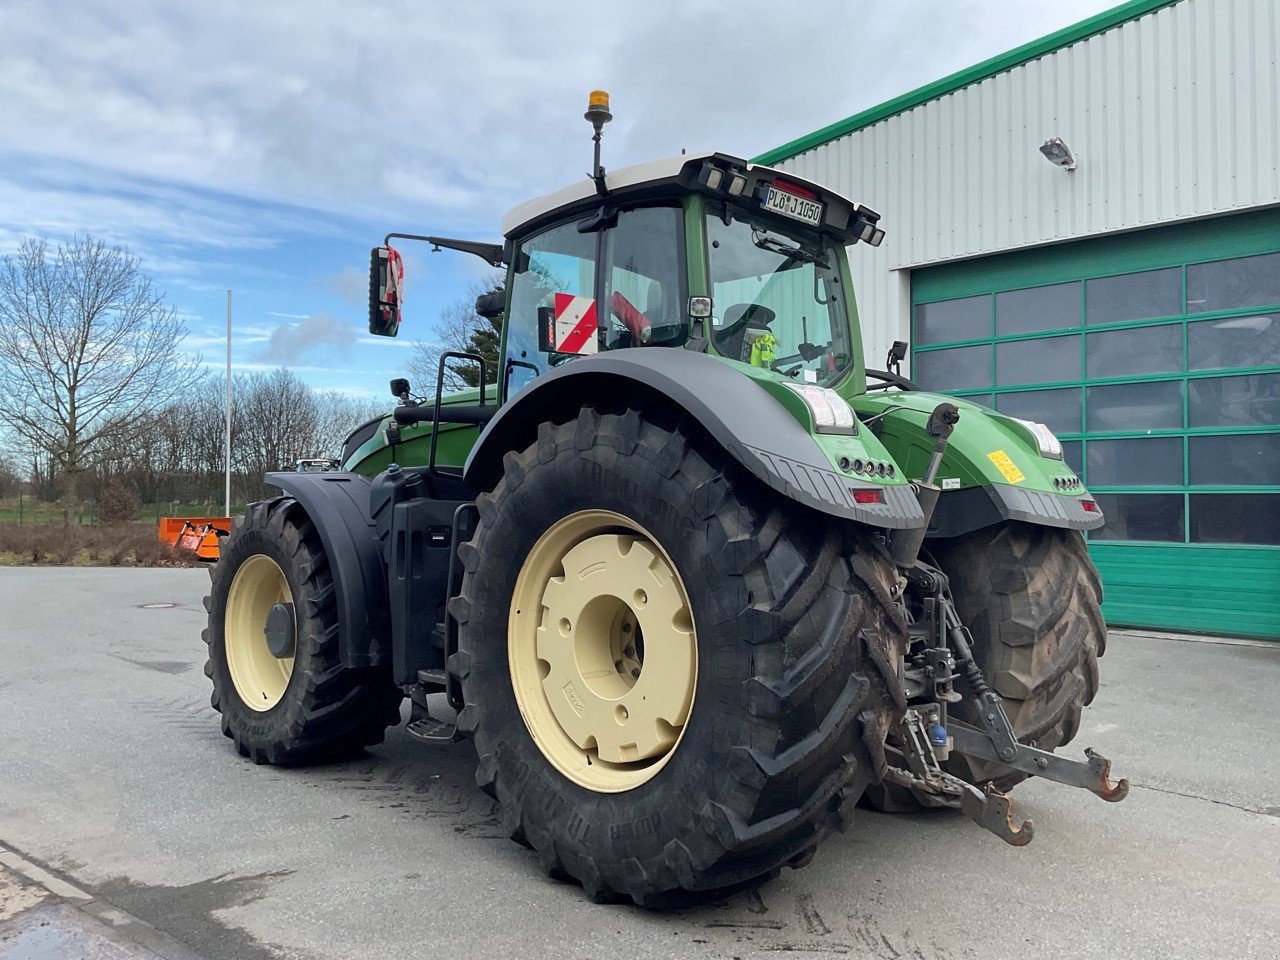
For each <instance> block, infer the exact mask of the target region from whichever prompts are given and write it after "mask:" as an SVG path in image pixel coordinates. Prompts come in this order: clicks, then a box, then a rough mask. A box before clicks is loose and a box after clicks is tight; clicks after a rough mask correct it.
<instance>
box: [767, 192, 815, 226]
mask: <svg viewBox="0 0 1280 960" xmlns="http://www.w3.org/2000/svg"><path fill="white" fill-rule="evenodd" d="M760 206H762V207H764V208H765V209H766V210H771V211H772V212H774V213H780V214H782V215H783V216H784V217H790V218H791V219H792V220H799V221H801V222H803V223H810V224H813V226H815V227H816V226H818V224H820V223H822V204H820V203H819V202H818V201H817V200H810V199H809V198H808V197H802V196H800V195H799V194H795V193H791V192H790V191H788V190H779V189H778V188H777V187H770V188H769V192H768V193H766V194H765V196H764V202H763V203H761V204H760Z"/></svg>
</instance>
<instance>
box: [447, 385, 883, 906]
mask: <svg viewBox="0 0 1280 960" xmlns="http://www.w3.org/2000/svg"><path fill="white" fill-rule="evenodd" d="M504 466H505V475H504V478H503V480H502V481H501V482H500V483H499V485H498V487H497V488H496V489H495V490H494V492H493V493H492V494H491V495H482V496H481V497H480V498H479V500H478V501H477V503H478V506H479V508H480V517H481V519H480V523H479V525H478V527H477V530H476V534H475V536H474V538H473V539H472V540H471V541H470V543H469V544H466V545H464V547H463V548H462V549H461V550H460V557H461V559H462V562H463V565H464V570H465V574H464V579H463V585H462V591H461V595H460V597H458V598H457V599H456V600H455V601H454V603H453V605H452V607H451V610H452V612H453V613H454V615H455V616H456V618H457V619H458V621H459V624H460V631H459V644H458V652H457V653H456V654H455V655H454V656H453V657H452V658H451V661H450V669H451V670H452V672H453V673H454V674H455V675H456V676H457V677H458V678H459V679H460V681H461V685H462V692H463V696H464V699H465V702H466V706H465V708H464V709H463V711H462V713H461V715H460V717H459V725H460V728H461V729H463V730H464V731H466V732H469V733H470V734H471V736H472V737H473V739H474V742H475V746H476V751H477V753H478V755H479V764H478V767H477V772H476V779H477V781H478V783H479V784H480V786H481V787H482V788H484V789H485V790H486V791H488V792H489V793H490V794H491V795H492V796H494V797H496V798H497V800H498V801H499V804H500V810H501V819H502V823H503V825H504V827H505V828H506V830H507V831H508V832H509V834H510V835H511V837H512V838H513V839H515V840H517V841H519V842H521V843H524V844H525V845H527V846H530V847H532V848H533V849H534V850H535V851H536V852H537V853H538V856H539V858H540V861H541V863H542V866H543V867H544V869H546V870H547V872H548V873H550V874H551V875H553V876H557V877H561V878H565V879H572V880H576V881H578V882H580V883H581V884H582V885H583V886H584V887H585V888H586V889H587V891H588V892H589V893H590V894H591V895H592V896H593V897H594V898H596V899H598V900H607V899H612V898H614V897H616V896H619V895H621V896H626V897H630V898H632V899H633V900H635V901H636V902H638V903H641V904H656V903H660V902H664V901H666V900H667V899H668V898H669V895H671V894H673V893H675V892H677V891H693V890H699V891H702V890H715V889H720V888H724V887H729V886H734V885H737V884H740V883H743V882H746V881H750V880H753V879H755V878H757V877H760V876H766V875H769V874H771V873H773V872H775V871H776V870H778V869H779V868H780V867H782V866H784V865H788V864H790V865H793V866H800V865H802V864H803V863H805V862H807V861H808V859H809V858H810V857H811V855H812V853H813V851H814V849H815V848H816V846H817V844H818V842H819V841H820V840H821V839H822V838H823V836H824V835H825V834H826V833H827V831H828V830H829V829H830V827H831V826H832V825H834V824H837V822H838V821H840V819H841V817H842V816H843V814H844V813H845V812H846V810H847V808H848V807H849V806H850V805H852V803H854V802H856V801H857V799H858V797H859V796H861V794H862V793H863V791H864V789H865V787H866V785H867V784H868V783H869V782H871V781H872V780H874V779H876V778H877V777H878V774H879V771H881V770H883V764H884V754H883V743H884V737H885V734H886V731H887V730H888V728H889V726H890V723H891V722H892V721H893V720H894V719H896V717H897V716H898V715H899V712H900V710H901V708H902V704H901V702H900V700H895V697H894V695H893V694H892V693H891V692H890V691H891V690H892V691H897V690H898V689H899V687H898V678H897V676H896V673H895V669H896V664H897V663H898V661H899V658H900V657H901V654H902V650H903V645H904V643H905V631H904V625H903V623H902V622H901V620H900V619H899V617H898V615H897V612H896V607H895V605H894V603H893V601H892V599H891V597H890V594H889V590H890V588H891V585H892V583H893V571H892V567H891V565H890V564H889V563H888V561H887V560H885V559H883V558H882V556H881V555H880V554H879V553H878V552H877V551H876V549H875V548H874V546H873V545H872V543H871V540H870V537H869V536H868V535H867V534H866V533H864V532H860V531H859V530H857V529H856V528H855V527H854V526H853V525H852V524H840V523H839V522H836V521H832V520H831V519H830V518H826V517H819V516H818V515H816V514H813V513H809V512H807V511H805V510H803V509H802V508H799V507H797V506H795V505H794V504H791V503H789V502H787V501H780V500H779V498H778V497H777V496H776V495H772V494H768V493H766V492H765V491H764V490H763V489H761V488H760V487H759V485H758V484H757V482H756V481H755V480H754V478H751V477H749V476H746V475H744V474H742V473H741V472H740V471H738V470H737V469H736V467H735V466H734V465H733V464H730V463H726V462H725V461H724V459H723V457H722V456H721V455H720V454H719V452H718V450H716V449H715V448H713V447H710V446H708V445H705V444H703V443H701V442H700V441H699V440H698V439H697V438H696V435H693V434H691V433H689V432H687V431H685V430H682V429H680V428H672V427H668V426H664V425H659V424H658V423H655V422H653V421H652V420H650V419H648V418H646V417H645V416H643V415H641V414H640V413H638V412H636V411H628V412H626V413H624V414H608V415H603V416H602V415H599V414H597V413H596V412H595V411H593V410H590V409H587V410H584V411H583V412H582V413H581V415H580V416H579V418H578V419H577V420H576V421H575V422H571V423H568V424H564V425H560V426H555V425H551V424H543V425H542V426H541V427H540V429H539V432H538V439H537V442H536V443H535V444H534V445H532V446H530V447H529V448H528V449H526V450H524V451H523V452H521V453H519V454H510V455H508V457H507V459H506V461H505V464H504ZM566 530H567V531H569V532H568V533H567V534H566V533H565V531H566ZM548 544H556V546H554V547H553V548H551V549H550V552H549V553H548V547H547V545H548ZM637 555H639V556H640V557H641V558H642V559H643V563H642V564H640V566H639V567H637V568H636V569H641V570H642V571H647V572H643V573H642V574H640V576H643V577H647V578H650V579H648V580H645V583H649V582H654V583H656V582H659V581H660V582H662V583H666V582H667V581H668V580H669V579H670V580H672V581H674V583H675V585H676V586H675V587H674V588H672V589H670V590H668V591H667V592H666V593H665V594H664V595H663V596H662V597H659V596H656V595H651V594H648V588H647V587H646V588H645V591H646V594H647V595H646V597H645V598H644V599H643V600H640V599H637V597H636V590H633V589H632V586H633V584H632V583H631V582H630V581H626V582H625V583H624V582H623V581H625V580H626V576H627V574H626V572H625V570H624V569H623V568H624V566H625V563H624V561H625V558H627V557H631V558H632V559H634V558H635V557H636V556H637ZM548 558H550V559H548ZM620 558H621V559H620ZM668 574H670V575H671V576H670V577H669V576H668ZM530 577H533V583H534V586H533V587H530V586H529V582H530V580H529V578H530ZM593 577H599V578H600V579H599V584H600V586H599V587H589V586H587V585H589V584H590V583H591V582H592V580H593ZM566 584H567V585H568V586H566ZM570 588H572V591H571V590H570ZM638 589H639V588H638V587H637V590H638ZM583 591H585V592H583ZM570 593H572V594H573V595H572V596H570V595H569V594H570ZM513 597H514V598H515V600H514V601H513V600H512V598H513ZM657 605H664V606H663V609H664V610H665V611H666V612H665V613H664V614H663V616H662V618H661V619H660V620H659V621H646V620H645V619H644V617H645V614H646V612H647V611H648V610H649V609H650V608H652V607H654V606H657ZM530 606H533V607H536V608H537V609H536V612H532V611H531V610H530V609H528V608H529V607H530ZM668 608H669V609H668ZM575 611H576V613H575ZM531 614H532V615H531ZM578 616H581V618H582V619H581V620H575V618H576V617H578ZM628 617H634V618H635V621H630V620H628ZM630 622H636V623H637V624H638V627H639V631H640V632H641V633H642V634H643V636H644V638H645V643H644V649H643V651H642V650H640V649H639V648H638V647H637V648H636V649H634V650H631V652H628V649H629V648H628V647H626V646H623V647H620V648H619V650H618V651H615V650H614V649H613V647H614V646H617V644H616V643H615V642H614V641H618V642H620V643H624V644H625V638H627V637H631V636H634V635H635V633H634V629H635V628H633V630H632V631H627V630H624V629H623V628H624V627H625V626H626V625H627V624H628V623H630ZM583 624H586V626H582V625H583ZM671 625H674V626H671ZM540 629H541V630H542V631H544V632H543V634H542V636H543V642H542V644H541V645H539V643H538V641H537V639H536V638H537V635H538V631H539V630H540ZM654 630H659V631H662V636H661V637H658V636H655V635H654V633H653V631H654ZM530 637H533V638H534V639H532V640H531V639H530ZM619 638H624V639H622V640H619ZM681 638H684V639H681ZM655 643H659V644H661V645H663V646H664V647H665V649H666V654H665V655H663V657H662V658H660V659H657V660H655V659H653V658H654V657H655V656H658V654H657V649H656V648H655V646H654V644H655ZM682 644H684V646H682ZM570 645H571V646H572V648H573V649H574V650H576V651H577V653H576V655H575V656H576V659H574V658H569V659H565V658H563V657H561V655H560V654H559V653H558V652H557V650H558V649H559V648H560V647H568V646H570ZM531 648H532V649H533V650H534V651H535V652H534V654H532V655H531V654H530V653H529V650H530V649H531ZM685 650H687V655H686V653H684V652H683V651H685ZM531 656H532V659H530V657H531ZM686 656H687V657H688V661H687V662H686V659H685V658H686ZM633 659H637V660H638V662H637V663H634V664H633V663H632V660H633ZM575 663H576V664H577V666H576V667H574V664H575ZM531 664H533V665H536V666H538V672H537V673H533V674H531V673H530V668H531ZM618 664H621V666H618ZM658 664H662V666H661V667H658V666H657V665H658ZM571 668H572V669H576V670H577V671H578V672H577V673H576V674H575V673H570V672H568V671H570V669H571ZM650 669H661V670H662V678H663V679H664V684H662V685H660V686H657V687H655V686H652V685H651V686H650V687H648V689H649V690H650V692H651V693H654V692H659V693H661V695H662V696H664V697H665V702H663V703H662V704H660V705H659V706H657V707H652V708H650V707H649V706H646V705H644V704H638V703H633V702H632V701H633V700H635V698H636V696H637V694H639V693H641V692H642V690H643V689H645V688H644V687H643V686H642V685H643V684H645V683H646V682H647V681H648V679H649V677H648V674H647V673H646V671H647V670H650ZM632 671H635V672H636V674H638V677H636V676H633V677H632V679H634V680H635V683H634V685H630V684H628V683H627V681H626V679H625V677H626V676H628V675H631V674H632ZM531 677H532V680H531V679H530V678H531ZM597 682H599V683H601V684H603V685H601V686H599V688H598V689H594V688H593V685H594V684H596V683H597ZM686 684H687V686H685V685H686ZM686 694H687V696H686ZM899 696H900V695H899ZM593 697H594V698H595V699H596V700H599V701H600V702H594V701H593V700H592V699H591V698H593ZM628 697H630V698H631V699H628ZM637 707H638V708H639V713H638V714H637ZM624 709H625V710H626V713H625V714H624V712H623V711H624ZM646 711H647V712H646ZM558 715H559V717H560V719H559V720H557V716H558ZM636 716H640V717H641V718H642V719H643V721H644V727H643V729H641V730H640V732H639V734H638V735H635V736H631V735H629V736H628V737H626V738H623V739H622V740H619V739H618V738H617V737H616V736H613V734H616V729H609V728H607V726H606V724H607V723H610V722H614V721H613V719H612V718H615V717H616V722H617V724H619V725H624V726H625V725H630V724H631V723H632V718H633V717H636ZM583 718H591V719H590V722H587V721H585V720H584V719H583ZM592 724H594V726H592ZM653 727H656V728H657V729H656V731H655V730H654V729H653Z"/></svg>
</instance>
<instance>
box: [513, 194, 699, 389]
mask: <svg viewBox="0 0 1280 960" xmlns="http://www.w3.org/2000/svg"><path fill="white" fill-rule="evenodd" d="M577 223H578V221H577V220H574V221H570V222H568V223H563V224H560V225H558V226H555V227H551V228H550V229H548V230H546V231H544V232H543V233H540V234H538V235H537V236H535V237H532V238H530V239H529V240H526V241H524V242H523V243H521V244H520V246H519V252H518V255H517V257H516V262H515V273H514V276H513V277H512V286H511V306H510V310H509V312H508V316H507V342H506V352H505V353H506V355H505V361H504V366H505V369H504V377H505V389H506V395H507V396H512V395H514V394H515V393H516V392H517V391H518V390H519V389H520V388H521V387H523V386H525V385H526V384H527V383H529V382H530V381H531V380H533V379H534V378H535V377H537V376H538V375H539V374H541V373H544V372H545V371H547V370H548V369H550V368H552V367H555V366H558V365H560V364H561V363H565V362H567V361H569V360H573V359H575V357H577V356H579V355H582V354H583V353H589V352H595V351H597V350H618V349H622V348H625V347H645V346H678V345H679V344H682V343H683V342H684V340H685V339H686V336H687V329H686V327H687V325H686V323H685V320H684V302H685V299H686V297H685V293H684V287H683V270H682V269H681V264H682V263H683V246H682V234H683V216H682V213H681V211H680V209H679V208H676V207H643V208H639V209H635V210H626V211H623V212H621V213H620V214H619V215H618V220H617V223H616V225H615V226H613V227H611V228H610V229H608V230H606V231H604V232H603V233H602V232H598V231H597V232H592V233H580V232H579V231H578V228H577ZM598 258H599V259H600V260H601V262H603V264H604V268H603V270H601V271H599V275H598V274H597V269H596V264H597V260H598ZM557 294H568V295H569V296H573V297H585V298H590V299H591V300H592V301H593V302H594V305H595V315H596V323H597V325H598V327H597V332H596V339H595V341H594V343H593V344H587V343H582V342H576V343H575V346H574V350H573V351H572V352H560V351H557V350H555V349H549V346H551V344H549V338H548V336H547V335H546V331H545V330H543V331H542V332H541V333H542V335H541V336H540V330H539V326H540V324H541V325H542V326H544V327H545V326H546V325H547V322H548V318H549V317H550V316H551V315H552V314H551V311H553V310H554V309H555V304H556V295H557ZM563 301H564V298H563V297H561V302H562V303H563ZM577 308H578V309H580V308H581V305H580V304H579V305H577Z"/></svg>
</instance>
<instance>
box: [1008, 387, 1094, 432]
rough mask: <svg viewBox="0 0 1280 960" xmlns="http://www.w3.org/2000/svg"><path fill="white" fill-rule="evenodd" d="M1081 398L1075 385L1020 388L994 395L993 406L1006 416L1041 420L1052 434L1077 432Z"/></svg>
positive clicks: (1078, 430) (1081, 395)
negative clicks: (994, 402)
mask: <svg viewBox="0 0 1280 960" xmlns="http://www.w3.org/2000/svg"><path fill="white" fill-rule="evenodd" d="M1083 397H1084V393H1083V391H1082V390H1081V389H1080V388H1079V387H1064V388H1062V389H1059V390H1020V391H1018V392H1017V393H1002V394H1000V395H999V396H997V397H996V409H997V410H998V411H1000V412H1001V413H1003V414H1004V415H1005V416H1006V417H1017V418H1018V419H1019V420H1035V421H1037V422H1039V423H1043V424H1045V425H1046V426H1047V427H1048V428H1049V429H1050V430H1052V431H1053V432H1054V433H1079V432H1080V411H1081V409H1082V408H1083V404H1082V403H1081V400H1082V399H1083Z"/></svg>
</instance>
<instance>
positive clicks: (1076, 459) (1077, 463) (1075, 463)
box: [1062, 440, 1084, 477]
mask: <svg viewBox="0 0 1280 960" xmlns="http://www.w3.org/2000/svg"><path fill="white" fill-rule="evenodd" d="M1062 460H1063V462H1064V463H1065V464H1066V465H1067V466H1068V467H1070V468H1071V469H1072V471H1074V472H1075V475H1076V476H1077V477H1083V476H1084V466H1083V464H1082V463H1081V460H1080V441H1079V440H1063V441H1062Z"/></svg>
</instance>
